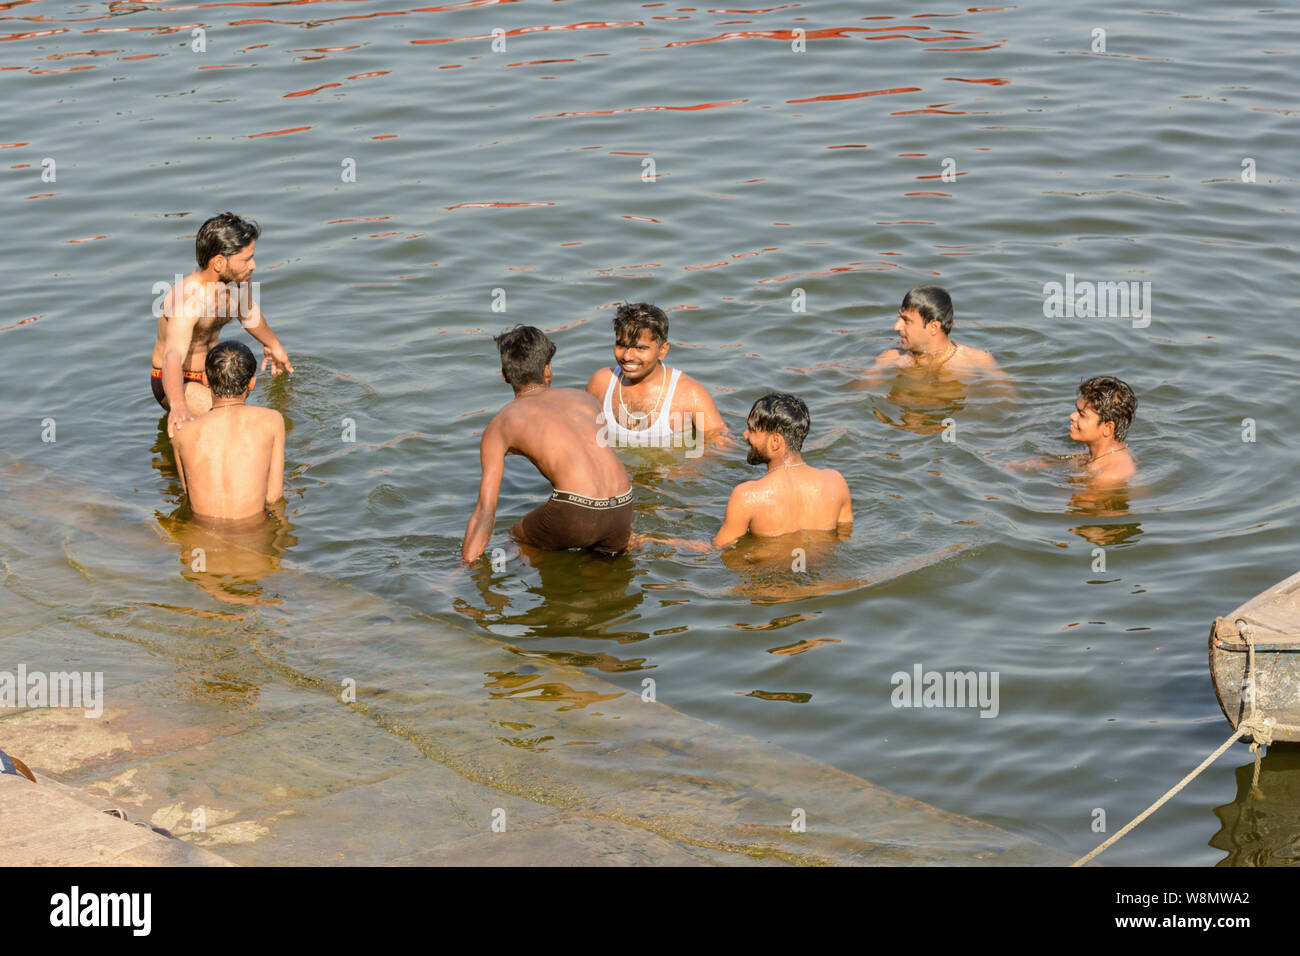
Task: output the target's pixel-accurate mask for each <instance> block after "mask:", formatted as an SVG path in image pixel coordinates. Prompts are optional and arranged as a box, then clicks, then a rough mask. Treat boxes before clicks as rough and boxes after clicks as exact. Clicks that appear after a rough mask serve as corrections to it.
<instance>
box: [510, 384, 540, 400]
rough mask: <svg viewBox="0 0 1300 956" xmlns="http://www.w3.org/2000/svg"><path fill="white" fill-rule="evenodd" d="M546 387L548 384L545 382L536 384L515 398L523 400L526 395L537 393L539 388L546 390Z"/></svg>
mask: <svg viewBox="0 0 1300 956" xmlns="http://www.w3.org/2000/svg"><path fill="white" fill-rule="evenodd" d="M545 387H546V383H545V382H534V383H533V384H532V385H530V386H528V388H526V389H524V390H523V391H521V392H520V393H519V394H518V395H516V396H515V398H523V397H524V396H525V395H527V394H528V393H529V392H535V391H537V390H538V389H539V388H545Z"/></svg>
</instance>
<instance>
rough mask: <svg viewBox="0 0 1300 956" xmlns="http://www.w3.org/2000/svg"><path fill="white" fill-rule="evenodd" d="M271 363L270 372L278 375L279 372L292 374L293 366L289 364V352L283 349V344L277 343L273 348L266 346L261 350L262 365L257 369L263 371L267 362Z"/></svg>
mask: <svg viewBox="0 0 1300 956" xmlns="http://www.w3.org/2000/svg"><path fill="white" fill-rule="evenodd" d="M268 362H269V363H270V364H271V374H272V375H279V374H280V373H281V372H289V373H291V374H292V372H293V366H292V365H291V364H289V353H288V352H286V351H285V350H284V346H282V345H277V346H275V347H274V348H272V347H271V346H269V345H268V346H267V347H266V348H265V349H264V350H263V351H262V367H261V368H260V369H258V371H261V372H265V371H266V365H267V363H268Z"/></svg>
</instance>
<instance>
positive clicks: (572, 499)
mask: <svg viewBox="0 0 1300 956" xmlns="http://www.w3.org/2000/svg"><path fill="white" fill-rule="evenodd" d="M551 500H552V501H559V502H563V503H564V504H570V505H577V506H578V507H579V508H621V507H623V505H625V504H628V503H629V502H631V500H632V489H631V488H629V489H628V490H627V491H625V492H623V494H621V495H617V496H616V497H613V498H588V497H587V496H586V495H576V494H574V493H573V492H572V491H559V490H556V491H554V492H552V493H551Z"/></svg>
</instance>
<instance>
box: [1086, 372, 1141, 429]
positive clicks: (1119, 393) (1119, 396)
mask: <svg viewBox="0 0 1300 956" xmlns="http://www.w3.org/2000/svg"><path fill="white" fill-rule="evenodd" d="M1079 397H1080V398H1082V399H1083V400H1084V402H1085V403H1086V404H1087V406H1088V407H1089V408H1091V409H1092V410H1093V411H1094V412H1096V413H1097V418H1098V419H1100V420H1101V421H1102V422H1113V423H1114V425H1115V440H1116V441H1123V440H1124V437H1125V436H1126V435H1127V434H1128V427H1129V425H1131V424H1133V416H1134V415H1136V414H1137V407H1138V400H1137V395H1135V394H1134V393H1133V389H1131V388H1130V387H1129V384H1128V382H1124V381H1121V380H1120V379H1118V378H1112V377H1111V376H1109V375H1094V376H1093V377H1092V378H1090V379H1087V380H1086V381H1084V382H1081V383H1080V384H1079Z"/></svg>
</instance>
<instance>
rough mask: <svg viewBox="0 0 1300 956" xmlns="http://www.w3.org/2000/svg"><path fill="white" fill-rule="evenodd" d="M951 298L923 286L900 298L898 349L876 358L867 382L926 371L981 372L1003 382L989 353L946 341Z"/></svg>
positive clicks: (885, 352) (897, 328)
mask: <svg viewBox="0 0 1300 956" xmlns="http://www.w3.org/2000/svg"><path fill="white" fill-rule="evenodd" d="M952 324H953V309H952V297H951V296H949V295H948V293H947V291H946V290H944V289H941V288H939V287H938V286H937V285H923V286H917V287H916V288H915V289H912V290H911V291H910V292H908V293H907V295H905V296H903V304H902V305H901V306H900V307H899V309H898V321H897V322H895V323H894V331H895V332H897V333H898V338H899V342H900V345H901V348H896V349H887V350H885V351H884V352H881V353H880V355H878V356H876V362H875V365H873V366H872V368H871V371H870V372H869V373H868V377H869V378H879V377H880V374H881V373H882V372H884V371H885V370H887V369H908V368H916V369H928V370H932V371H936V372H937V371H938V370H939V369H947V370H948V371H950V372H971V371H982V372H986V373H989V374H993V375H996V376H999V377H1002V378H1005V375H1004V373H1003V372H1002V370H1001V369H1000V368H999V367H998V363H997V362H995V361H994V360H993V356H992V355H990V354H989V353H988V352H984V351H981V350H980V349H977V348H972V347H971V346H969V345H958V344H956V343H955V342H953V341H952V339H950V338H949V337H948V333H950V332H951V331H952Z"/></svg>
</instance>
